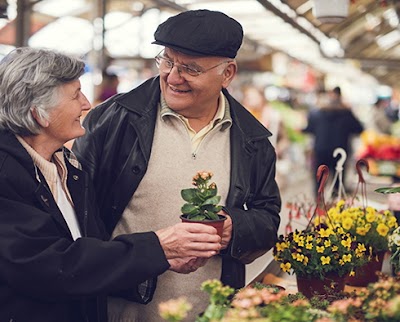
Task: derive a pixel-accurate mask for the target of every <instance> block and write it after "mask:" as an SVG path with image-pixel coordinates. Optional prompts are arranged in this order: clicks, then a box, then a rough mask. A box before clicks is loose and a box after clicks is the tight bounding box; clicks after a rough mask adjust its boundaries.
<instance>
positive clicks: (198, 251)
mask: <svg viewBox="0 0 400 322" xmlns="http://www.w3.org/2000/svg"><path fill="white" fill-rule="evenodd" d="M156 235H157V236H158V238H159V240H160V244H161V247H162V248H163V250H164V253H165V256H166V257H167V260H170V259H174V258H181V259H182V258H188V257H189V258H190V257H191V258H193V257H202V258H210V257H212V256H214V255H216V254H217V253H218V252H219V251H220V250H221V237H219V236H218V235H217V230H216V229H215V228H214V227H211V226H206V225H203V224H197V223H179V224H176V225H173V226H170V227H167V228H164V229H160V230H158V231H156Z"/></svg>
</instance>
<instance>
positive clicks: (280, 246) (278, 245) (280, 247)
mask: <svg viewBox="0 0 400 322" xmlns="http://www.w3.org/2000/svg"><path fill="white" fill-rule="evenodd" d="M288 247H289V245H288V243H285V242H282V243H276V249H277V251H278V252H281V251H283V250H285V249H286V248H288Z"/></svg>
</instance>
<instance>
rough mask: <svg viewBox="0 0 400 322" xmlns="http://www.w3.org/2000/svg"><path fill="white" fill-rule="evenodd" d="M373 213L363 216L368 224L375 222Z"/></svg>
mask: <svg viewBox="0 0 400 322" xmlns="http://www.w3.org/2000/svg"><path fill="white" fill-rule="evenodd" d="M375 217H376V216H375V212H367V214H366V216H365V219H366V220H367V221H368V222H374V221H375Z"/></svg>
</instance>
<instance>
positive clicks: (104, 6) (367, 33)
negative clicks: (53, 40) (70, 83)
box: [0, 0, 400, 87]
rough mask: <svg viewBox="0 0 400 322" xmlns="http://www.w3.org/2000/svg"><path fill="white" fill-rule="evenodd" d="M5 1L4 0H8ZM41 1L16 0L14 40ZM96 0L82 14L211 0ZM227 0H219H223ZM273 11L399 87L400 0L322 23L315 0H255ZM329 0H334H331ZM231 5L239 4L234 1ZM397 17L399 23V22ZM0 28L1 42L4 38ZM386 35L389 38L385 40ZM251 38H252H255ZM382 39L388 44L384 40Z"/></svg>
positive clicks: (362, 0)
mask: <svg viewBox="0 0 400 322" xmlns="http://www.w3.org/2000/svg"><path fill="white" fill-rule="evenodd" d="M1 1H3V0H0V2H1ZM4 1H5V0H4ZM40 1H42V0H17V13H18V14H17V17H16V19H15V21H14V22H13V23H14V24H15V45H16V46H22V45H26V44H27V41H28V39H29V37H30V36H31V35H32V33H33V32H35V31H36V30H38V29H40V24H39V25H38V22H37V21H38V19H37V17H36V18H34V15H37V13H35V12H34V11H33V10H32V8H33V6H34V5H35V4H36V3H38V2H40ZM86 1H87V2H88V3H89V2H90V3H91V5H92V6H91V7H90V8H91V10H89V11H87V12H83V13H80V17H83V18H87V19H93V17H94V16H103V17H104V15H105V14H106V13H107V12H110V11H112V10H121V11H130V12H132V7H133V5H134V3H139V2H140V8H141V9H140V10H139V11H138V12H137V13H134V14H140V12H144V11H146V10H148V9H150V8H155V7H157V8H159V9H160V10H167V11H170V12H172V13H174V12H179V11H183V10H186V9H188V8H190V5H188V4H189V3H196V4H198V5H199V4H200V5H201V3H202V2H208V3H209V2H210V0H207V1H206V0H175V1H173V0H140V1H134V0H86ZM219 1H222V0H215V2H219ZM252 1H256V2H258V3H259V4H261V5H262V7H263V8H264V9H265V10H266V11H269V12H272V13H273V14H274V15H276V16H279V17H280V18H281V19H283V20H284V21H285V22H286V23H288V24H290V25H291V26H292V27H293V28H295V29H297V30H299V31H300V32H301V33H302V34H304V35H306V36H307V37H309V38H310V39H311V40H312V41H313V42H315V43H317V44H318V45H321V44H320V43H319V42H320V40H319V39H318V38H317V37H315V36H314V34H313V33H312V32H310V30H309V29H307V28H304V26H303V25H302V24H300V23H299V22H298V21H299V20H298V19H299V17H300V18H304V19H306V20H307V21H308V22H309V23H310V24H311V25H312V27H313V28H315V29H316V30H318V31H320V32H322V34H324V35H325V36H326V37H327V38H333V39H337V40H338V42H339V43H340V46H341V47H342V49H343V55H342V56H341V57H327V58H329V59H334V60H351V61H354V63H355V64H357V65H358V66H359V68H360V69H361V70H363V71H364V72H366V73H368V74H370V75H372V76H373V77H375V78H376V79H377V80H378V81H380V82H381V83H383V84H387V85H389V86H392V87H399V85H398V80H399V79H400V36H399V37H398V39H397V38H396V37H397V36H398V35H397V34H399V35H400V31H399V30H400V29H399V25H398V14H399V13H400V1H398V0H386V1H381V0H351V4H350V8H349V16H348V17H347V18H346V19H345V20H344V21H342V22H340V23H337V24H323V23H321V22H320V21H318V20H317V19H316V18H315V17H314V15H313V13H312V0H281V1H280V2H281V3H282V4H285V5H287V6H288V7H289V8H291V9H292V10H293V11H294V12H296V15H297V17H293V16H292V15H289V14H287V13H284V12H282V11H281V10H280V9H278V7H277V6H276V2H279V0H252ZM327 1H330V0H327ZM229 3H231V4H229V6H230V5H232V6H234V5H235V0H233V1H230V2H229ZM396 18H397V23H396ZM49 20H51V19H49V18H48V17H47V18H45V17H41V18H40V19H39V21H42V22H43V25H44V24H46V23H48V22H49ZM3 29H4V28H3ZM2 32H4V31H3V30H0V41H1V39H2ZM385 37H386V41H385ZM249 41H252V39H251V38H250V39H249ZM382 44H383V45H382Z"/></svg>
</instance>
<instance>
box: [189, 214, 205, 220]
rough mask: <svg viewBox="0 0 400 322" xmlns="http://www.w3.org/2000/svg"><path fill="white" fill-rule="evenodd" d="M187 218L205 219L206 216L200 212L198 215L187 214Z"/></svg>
mask: <svg viewBox="0 0 400 322" xmlns="http://www.w3.org/2000/svg"><path fill="white" fill-rule="evenodd" d="M188 219H190V220H198V221H203V220H205V219H207V218H206V216H205V215H200V214H198V215H189V216H188Z"/></svg>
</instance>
